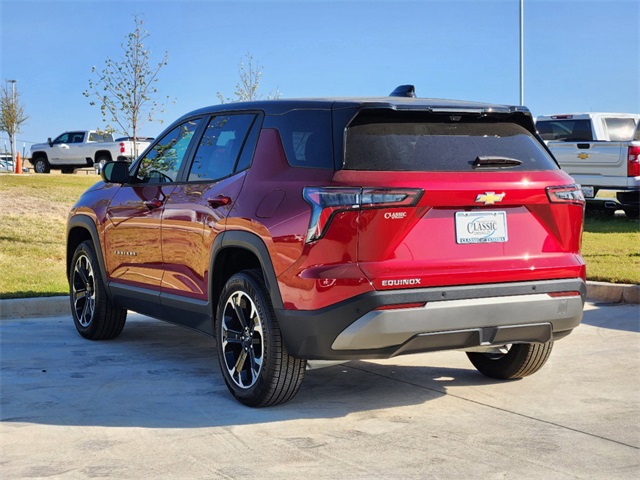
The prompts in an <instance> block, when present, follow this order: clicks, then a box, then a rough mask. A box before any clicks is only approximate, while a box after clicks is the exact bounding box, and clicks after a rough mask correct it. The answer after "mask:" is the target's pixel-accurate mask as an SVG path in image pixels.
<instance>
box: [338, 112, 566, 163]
mask: <svg viewBox="0 0 640 480" xmlns="http://www.w3.org/2000/svg"><path fill="white" fill-rule="evenodd" d="M449 118H450V117H449V116H447V117H446V119H444V118H440V119H438V118H433V117H425V118H424V119H421V121H417V119H416V118H396V119H393V121H390V118H386V119H385V118H367V119H366V120H364V121H363V120H359V119H356V121H355V122H354V123H353V124H352V125H351V126H350V127H349V128H348V129H347V140H346V153H345V162H344V168H345V169H347V170H377V171H381V170H389V171H433V172H437V171H472V170H474V162H476V160H477V159H478V158H479V157H495V158H499V159H515V160H516V161H519V162H521V163H520V164H519V165H516V166H510V167H509V170H513V169H521V170H556V169H558V166H557V165H556V164H555V162H554V161H553V159H552V158H551V157H550V156H549V155H548V153H547V152H546V150H545V149H544V147H543V146H542V145H541V144H540V143H539V142H538V141H537V140H536V139H535V138H534V137H533V135H531V133H529V132H528V131H527V130H526V129H525V128H523V127H521V126H520V125H517V124H515V123H506V122H495V121H478V119H477V117H472V118H468V119H465V118H464V117H462V118H460V117H459V116H458V117H457V120H455V121H451V120H449Z"/></svg>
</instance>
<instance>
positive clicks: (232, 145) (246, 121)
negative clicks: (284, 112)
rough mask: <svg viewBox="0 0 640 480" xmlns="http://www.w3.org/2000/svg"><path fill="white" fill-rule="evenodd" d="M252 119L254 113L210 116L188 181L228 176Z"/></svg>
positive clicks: (234, 164) (233, 169) (233, 167)
mask: <svg viewBox="0 0 640 480" xmlns="http://www.w3.org/2000/svg"><path fill="white" fill-rule="evenodd" d="M254 118H255V115H226V116H219V117H214V118H212V119H211V121H210V122H209V125H207V129H206V130H205V132H204V135H203V137H202V140H201V141H200V145H199V146H198V150H197V151H196V154H195V157H194V159H193V163H192V165H191V169H190V171H189V181H199V180H217V179H220V178H224V177H228V176H229V175H231V174H232V173H233V172H234V171H235V168H236V163H237V160H238V155H239V153H240V150H241V149H242V145H243V144H244V140H245V138H246V136H247V132H248V131H249V128H251V124H252V123H253V120H254Z"/></svg>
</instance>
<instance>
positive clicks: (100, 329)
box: [69, 241, 127, 340]
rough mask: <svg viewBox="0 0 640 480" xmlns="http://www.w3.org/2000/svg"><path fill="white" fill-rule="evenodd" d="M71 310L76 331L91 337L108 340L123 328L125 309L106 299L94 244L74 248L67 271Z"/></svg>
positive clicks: (125, 317) (86, 243)
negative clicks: (68, 270) (69, 270)
mask: <svg viewBox="0 0 640 480" xmlns="http://www.w3.org/2000/svg"><path fill="white" fill-rule="evenodd" d="M69 297H70V299H71V313H72V315H73V322H74V323H75V325H76V329H77V330H78V333H80V335H82V336H83V337H85V338H88V339H90V340H110V339H112V338H115V337H117V336H118V335H120V332H122V329H123V328H124V324H125V321H126V319H127V311H126V310H125V309H123V308H120V307H118V306H116V305H114V304H113V303H112V302H111V300H110V299H109V297H108V295H107V292H106V289H105V286H104V283H103V282H102V276H101V274H100V266H99V264H98V260H97V257H96V253H95V250H94V248H93V244H92V243H91V242H88V241H87V242H82V243H81V244H80V245H78V248H76V251H75V254H74V255H73V260H72V262H71V272H69Z"/></svg>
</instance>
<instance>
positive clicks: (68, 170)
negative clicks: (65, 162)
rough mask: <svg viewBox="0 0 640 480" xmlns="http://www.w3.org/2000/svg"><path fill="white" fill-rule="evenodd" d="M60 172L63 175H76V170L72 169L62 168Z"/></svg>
mask: <svg viewBox="0 0 640 480" xmlns="http://www.w3.org/2000/svg"><path fill="white" fill-rule="evenodd" d="M60 171H61V172H62V173H65V174H71V173H76V169H75V168H73V167H62V168H61V169H60Z"/></svg>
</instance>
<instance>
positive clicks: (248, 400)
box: [215, 272, 275, 405]
mask: <svg viewBox="0 0 640 480" xmlns="http://www.w3.org/2000/svg"><path fill="white" fill-rule="evenodd" d="M238 291H242V292H244V293H246V294H247V295H249V296H250V297H251V299H252V300H253V302H254V303H255V306H256V309H257V311H258V315H259V317H260V320H261V322H262V336H263V339H262V342H263V343H262V348H263V353H262V355H263V360H262V369H261V371H260V374H259V375H258V379H257V381H256V383H255V384H253V385H252V386H251V387H249V388H240V387H239V386H238V385H236V383H235V382H234V380H233V379H232V378H231V376H230V375H229V372H228V371H227V367H226V363H225V359H224V352H223V348H222V316H223V314H224V309H225V306H226V304H227V301H228V300H229V297H230V296H231V295H233V294H234V293H236V292H238ZM273 319H274V313H273V311H272V307H271V303H270V302H269V301H268V300H267V298H265V294H264V293H263V292H262V291H261V285H260V284H259V283H258V281H257V280H256V279H255V278H254V277H253V276H252V275H251V274H249V273H246V272H241V273H237V274H235V275H233V276H232V277H231V278H230V279H229V281H227V283H226V284H225V286H224V288H223V290H222V293H221V295H220V300H219V302H218V308H217V311H216V321H215V336H216V347H217V348H216V349H217V351H218V362H219V363H220V371H221V372H222V376H223V378H224V381H225V383H226V384H227V387H228V388H229V390H230V391H231V393H232V394H233V396H234V397H236V398H237V399H238V400H239V401H241V402H242V403H244V404H245V405H255V404H257V403H259V399H260V397H261V395H262V394H263V392H265V390H267V389H268V388H269V382H270V378H271V377H272V371H273V362H274V361H275V359H274V358H273V353H272V352H273V345H272V342H273V336H274V333H273Z"/></svg>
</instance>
